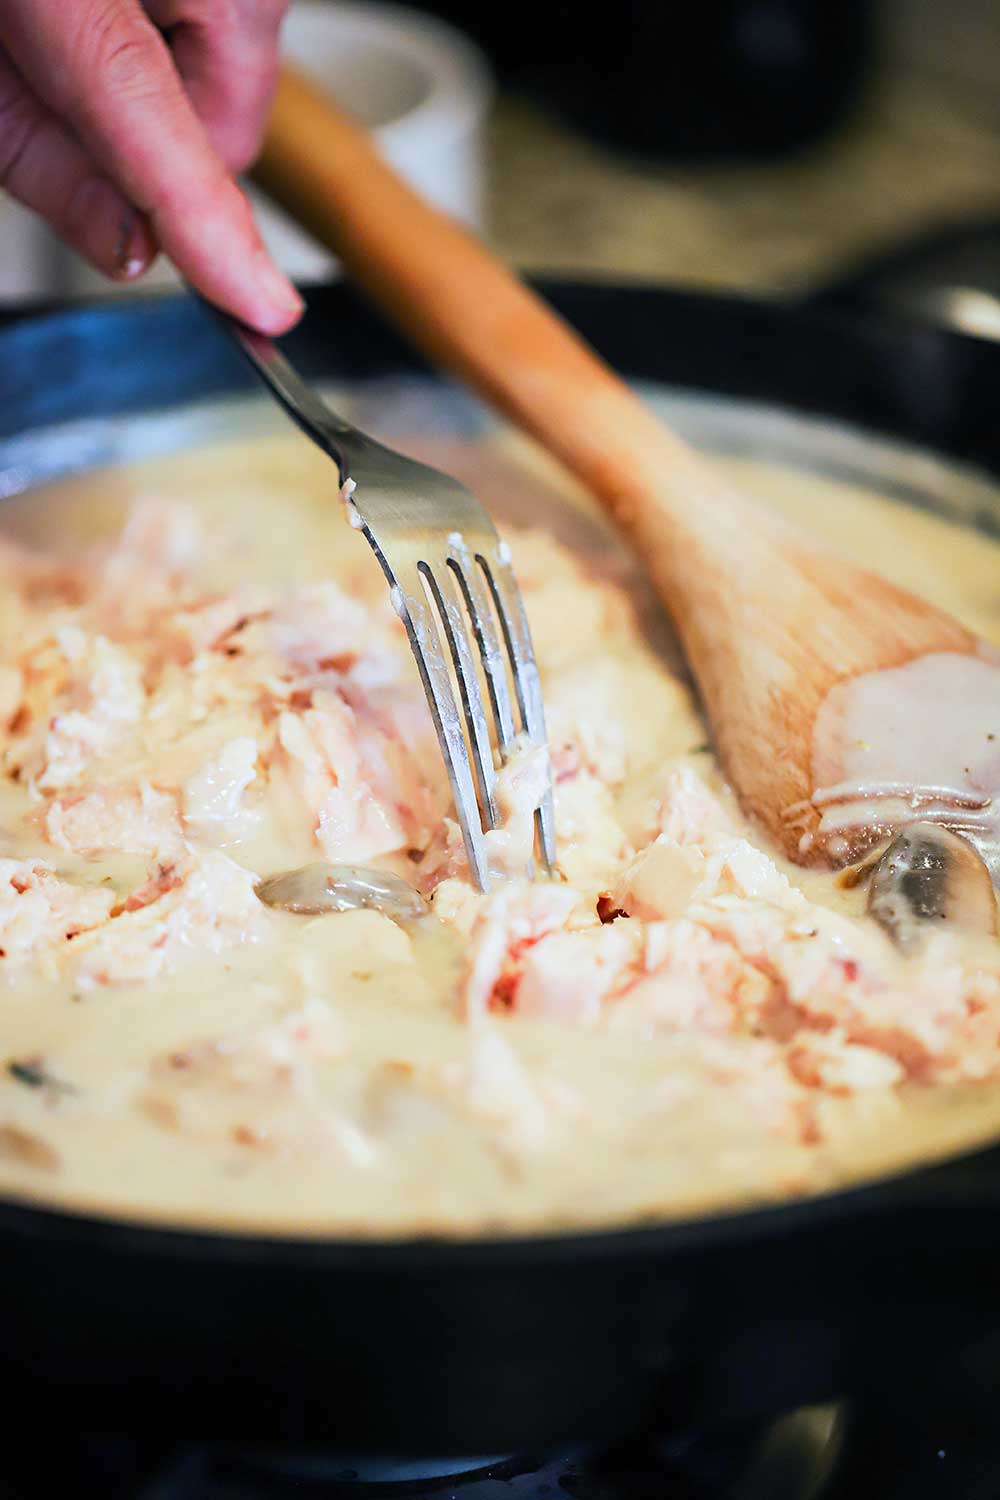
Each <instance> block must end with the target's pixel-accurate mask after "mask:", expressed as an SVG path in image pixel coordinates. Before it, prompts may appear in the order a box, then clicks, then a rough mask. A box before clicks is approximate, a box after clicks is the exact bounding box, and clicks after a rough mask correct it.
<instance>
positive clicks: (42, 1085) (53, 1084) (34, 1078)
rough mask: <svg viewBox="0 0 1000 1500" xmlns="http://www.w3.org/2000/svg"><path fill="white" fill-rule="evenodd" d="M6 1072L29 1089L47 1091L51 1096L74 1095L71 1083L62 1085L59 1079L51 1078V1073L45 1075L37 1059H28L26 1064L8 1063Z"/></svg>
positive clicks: (40, 1062) (39, 1060) (74, 1091)
mask: <svg viewBox="0 0 1000 1500" xmlns="http://www.w3.org/2000/svg"><path fill="white" fill-rule="evenodd" d="M7 1072H8V1073H9V1074H10V1076H11V1078H16V1079H17V1081H18V1083H24V1084H27V1086H28V1088H29V1089H48V1090H49V1091H50V1092H51V1093H53V1094H75V1093H76V1089H75V1088H74V1087H73V1085H72V1084H71V1083H63V1081H62V1079H61V1078H53V1077H52V1074H51V1073H47V1072H46V1071H45V1068H44V1067H43V1066H42V1061H41V1058H38V1057H33V1058H29V1059H28V1060H27V1061H26V1062H17V1061H16V1060H15V1061H14V1062H9V1063H8V1064H7Z"/></svg>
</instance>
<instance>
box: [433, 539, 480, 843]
mask: <svg viewBox="0 0 1000 1500" xmlns="http://www.w3.org/2000/svg"><path fill="white" fill-rule="evenodd" d="M417 568H418V570H419V571H420V572H421V573H422V574H423V576H424V579H425V581H426V583H427V586H428V588H429V589H430V591H431V593H432V594H433V595H434V602H435V604H436V605H437V607H438V611H439V613H440V616H441V620H442V623H443V624H444V632H445V635H446V637H447V639H448V645H449V646H450V648H451V656H452V661H453V662H454V664H455V677H456V680H457V682H458V689H459V693H460V695H461V699H462V708H463V710H464V713H465V727H466V730H467V732H468V737H469V748H470V750H471V751H472V769H473V772H474V773H475V778H476V787H477V789H478V792H479V801H480V806H481V808H482V814H483V822H484V823H485V825H486V827H487V828H495V827H496V823H497V810H496V802H495V800H494V796H493V787H494V782H495V780H496V771H495V768H494V765H493V746H492V745H491V744H490V730H489V725H488V724H487V722H486V713H485V710H484V708H483V697H482V694H481V692H480V691H479V679H478V677H477V676H476V664H475V661H474V660H473V656H472V648H471V645H470V643H469V635H468V630H467V628H466V624H465V620H464V619H463V617H462V611H461V604H460V600H459V597H458V588H457V584H456V581H455V578H454V574H453V571H452V569H451V568H447V567H446V568H442V569H440V570H439V571H438V572H435V571H434V569H433V568H431V567H430V565H429V564H428V563H426V562H419V563H418V564H417Z"/></svg>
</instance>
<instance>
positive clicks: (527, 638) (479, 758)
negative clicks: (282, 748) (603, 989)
mask: <svg viewBox="0 0 1000 1500" xmlns="http://www.w3.org/2000/svg"><path fill="white" fill-rule="evenodd" d="M212 311H213V312H215V313H216V316H217V317H218V318H219V321H220V322H221V323H222V324H223V326H224V327H225V328H226V330H227V331H228V332H229V333H230V334H231V336H232V337H233V339H234V340H235V341H236V344H237V346H238V347H239V349H240V350H241V352H242V353H243V354H244V355H246V357H247V359H248V360H249V361H250V364H251V365H252V366H253V368H254V370H256V372H257V374H258V375H259V376H260V377H261V379H262V380H263V381H264V384H265V385H266V386H268V388H269V389H270V391H271V393H272V394H273V395H274V396H275V397H276V398H277V400H278V401H279V402H280V404H281V405H282V406H283V407H284V409H285V411H286V412H287V413H288V415H289V416H290V417H291V418H292V420H293V421H294V422H296V423H297V424H298V426H299V427H301V429H302V431H303V432H304V433H305V434H306V436H307V437H310V438H311V439H312V441H313V442H314V443H315V444H316V445H317V446H318V447H319V448H321V449H322V450H323V452H324V453H326V454H328V455H329V456H330V457H331V458H332V459H333V461H334V463H335V464H336V466H337V469H338V471H339V474H340V483H341V488H342V490H343V492H344V494H345V496H347V497H348V498H349V505H350V507H351V509H350V511H349V515H350V519H351V522H352V524H353V525H357V526H359V527H360V529H361V530H362V531H363V532H364V534H365V536H366V537H367V539H368V541H369V542H370V543H371V546H372V548H373V550H374V552H375V556H376V557H377V558H378V560H379V562H380V563H381V565H382V571H383V572H384V574H385V576H386V578H387V579H388V581H389V587H390V589H391V591H392V602H393V606H394V608H395V610H396V613H397V614H398V615H399V617H400V619H401V620H402V621H403V624H404V625H405V626H406V633H407V635H408V637H409V640H410V645H411V646H412V648H413V654H414V656H415V657H416V661H417V667H418V669H419V671H420V678H421V681H422V683H423V686H424V692H425V693H426V695H427V702H428V704H429V706H430V710H431V715H432V717H433V719H434V727H435V729H436V730H437V736H438V741H439V743H440V746H441V752H442V754H443V756H444V760H445V765H446V766H447V769H448V779H449V781H450V783H451V789H452V793H453V796H454V799H455V807H456V809H457V812H458V821H459V824H460V825H461V829H462V836H463V838H464V840H465V849H466V854H467V856H468V861H469V867H470V869H471V871H472V876H473V879H474V880H475V883H476V885H477V886H478V887H479V889H480V890H482V891H486V890H488V889H489V887H490V868H489V860H488V858H487V846H486V842H485V838H484V835H485V833H486V831H487V830H488V829H491V828H495V827H496V826H497V822H498V811H497V805H496V766H495V762H494V755H493V746H492V741H491V737H490V730H489V725H488V722H487V717H486V710H485V707H484V704H483V695H482V692H481V689H480V685H479V677H478V674H477V671H476V655H475V651H474V648H473V645H472V641H471V639H470V631H469V626H470V625H471V630H472V634H473V635H474V636H475V641H476V646H477V647H478V655H479V660H480V662H481V663H482V669H483V676H484V679H485V682H486V687H487V694H488V697H489V701H490V708H491V710H492V716H493V723H494V725H495V730H496V742H497V747H498V749H499V754H500V760H501V763H503V762H505V761H507V760H508V759H509V757H510V755H511V754H512V752H513V750H514V749H515V748H516V746H517V744H518V743H519V741H521V739H522V737H523V738H524V739H527V741H529V742H530V743H531V744H532V745H537V746H540V747H541V748H542V749H544V750H545V752H546V758H547V756H548V751H547V746H546V738H545V714H544V710H543V707H542V691H541V684H540V682H539V677H538V666H537V664H536V662H535V653H534V650H533V648H532V644H531V635H530V632H529V630H528V621H527V617H526V615H525V612H524V604H523V602H522V600H521V594H520V590H519V589H518V586H517V581H516V579H515V577H514V571H513V568H512V567H511V557H510V550H509V548H508V546H507V544H506V542H504V541H503V540H501V538H500V537H499V536H498V535H497V531H496V528H495V526H494V525H493V522H492V521H491V520H490V518H489V516H488V515H487V514H486V511H485V510H484V509H483V507H482V506H481V505H480V503H479V501H478V500H477V499H476V497H475V495H473V493H472V492H471V490H469V489H467V488H466V486H465V485H464V484H460V483H459V482H458V480H457V479H453V478H452V477H451V476H450V475H448V474H442V473H441V472H440V471H439V470H437V469H433V468H431V467H430V466H429V465H428V464H423V463H417V462H416V461H415V460H414V459H411V458H405V457H404V456H403V455H402V454H401V453H396V452H394V451H393V449H391V448H387V447H386V446H385V445H384V444H383V443H379V442H376V440H375V439H374V438H371V437H369V436H368V435H367V433H364V432H361V431H360V430H359V429H358V428H357V427H354V426H353V425H352V424H351V423H350V422H348V421H345V419H344V418H343V417H341V416H338V414H337V413H336V412H335V411H333V410H332V408H331V407H329V406H328V405H327V404H326V402H325V401H324V400H322V398H321V397H320V396H319V394H318V393H317V392H316V391H315V390H313V388H312V387H311V386H309V385H307V383H306V382H305V381H304V380H303V379H302V377H301V376H300V375H299V374H298V372H297V371H296V370H295V369H294V368H293V367H292V365H291V364H290V363H289V361H288V360H287V359H286V358H285V356H284V355H283V354H282V353H281V352H280V350H279V349H278V348H277V347H276V346H275V344H274V343H272V341H271V340H270V339H268V338H266V337H264V336H263V335H262V334H259V333H256V332H254V331H253V330H251V329H249V328H246V327H245V326H244V325H243V324H241V323H238V322H236V321H235V320H234V319H232V318H230V317H228V316H227V315H226V314H224V313H220V312H218V310H217V309H214V308H213V309H212ZM498 624H499V630H498V628H497V625H498ZM442 629H443V632H444V637H445V640H446V642H447V649H448V654H447V656H446V654H445V651H444V650H443V649H442V640H441V632H442ZM448 657H450V659H451V663H452V665H453V668H454V674H455V680H456V682H457V684H458V689H459V698H460V699H461V715H460V714H459V708H458V704H457V703H456V701H455V693H454V691H453V689H452V685H451V679H450V674H449V671H448ZM508 669H509V671H510V677H511V680H512V681H513V684H514V696H515V700H516V709H517V713H516V716H515V706H514V704H513V703H512V702H511V694H510V690H509V685H508V680H507V672H508ZM463 721H464V729H463ZM535 828H536V845H537V846H538V849H539V850H540V853H541V859H542V862H543V864H544V866H545V868H546V870H547V871H548V872H549V873H550V874H551V872H552V870H553V868H554V866H555V814H554V809H553V801H552V773H551V766H550V767H549V773H548V777H547V780H546V786H545V791H544V794H543V796H542V799H541V802H540V803H539V805H538V806H537V807H536V808H535Z"/></svg>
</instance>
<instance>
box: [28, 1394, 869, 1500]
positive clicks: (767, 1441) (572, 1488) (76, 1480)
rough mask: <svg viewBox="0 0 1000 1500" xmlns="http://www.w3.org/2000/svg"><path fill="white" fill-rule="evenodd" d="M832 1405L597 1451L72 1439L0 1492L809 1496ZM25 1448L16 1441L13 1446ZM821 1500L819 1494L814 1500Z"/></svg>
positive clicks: (549, 1499)
mask: <svg viewBox="0 0 1000 1500" xmlns="http://www.w3.org/2000/svg"><path fill="white" fill-rule="evenodd" d="M840 1429H841V1422H840V1417H839V1414H838V1409H837V1408H836V1407H811V1408H806V1409H804V1410H802V1411H800V1412H795V1413H793V1414H792V1415H791V1416H788V1417H783V1418H781V1419H780V1420H779V1421H777V1422H775V1423H774V1424H773V1425H772V1426H770V1427H768V1428H765V1429H764V1430H763V1431H762V1430H761V1429H760V1428H759V1427H755V1428H753V1429H746V1428H745V1429H742V1430H740V1431H736V1432H726V1433H697V1434H695V1433H692V1434H686V1435H675V1436H672V1437H669V1438H653V1437H645V1438H644V1437H634V1438H632V1439H629V1440H628V1441H623V1442H622V1443H620V1444H618V1445H617V1446H616V1447H615V1448H613V1449H609V1450H607V1451H605V1452H588V1451H585V1450H575V1451H571V1452H563V1453H558V1454H549V1455H544V1456H539V1455H534V1456H523V1457H519V1458H504V1457H492V1458H491V1457H473V1458H455V1459H452V1460H450V1461H448V1460H441V1459H439V1460H413V1461H401V1460H391V1459H377V1458H357V1457H349V1456H347V1455H344V1454H321V1453H297V1452H296V1453H274V1452H266V1453H262V1452H251V1451H242V1450H241V1451H233V1450H230V1449H225V1448H212V1447H206V1446H198V1447H181V1446H176V1447H174V1448H173V1449H170V1448H169V1447H162V1448H160V1449H159V1450H154V1449H152V1448H149V1447H146V1446H144V1445H142V1444H138V1443H131V1444H130V1443H127V1442H101V1441H97V1440H89V1439H81V1440H79V1441H78V1442H77V1443H76V1444H75V1445H73V1444H72V1443H71V1442H67V1443H61V1444H60V1448H59V1452H58V1453H56V1454H53V1455H52V1456H51V1458H49V1457H47V1459H46V1462H45V1463H44V1464H43V1463H42V1462H41V1461H40V1459H39V1449H38V1448H35V1449H34V1450H33V1454H34V1456H33V1459H32V1458H31V1457H30V1455H29V1456H28V1458H27V1459H26V1463H25V1466H24V1468H23V1471H22V1472H14V1473H11V1471H10V1468H9V1466H8V1468H7V1474H6V1478H7V1484H6V1485H5V1487H4V1488H3V1491H2V1494H3V1500H36V1497H37V1496H38V1495H39V1494H42V1493H45V1494H50V1493H51V1494H66V1495H70V1494H99V1495H100V1496H101V1500H820V1494H821V1490H822V1486H823V1484H824V1482H825V1480H826V1478H827V1476H828V1474H829V1472H830V1469H831V1467H832V1465H833V1463H834V1461H835V1459H836V1455H837V1452H838V1450H839V1434H840ZM24 1451H25V1453H26V1454H27V1453H28V1450H27V1449H25V1450H24ZM824 1500H825V1497H824Z"/></svg>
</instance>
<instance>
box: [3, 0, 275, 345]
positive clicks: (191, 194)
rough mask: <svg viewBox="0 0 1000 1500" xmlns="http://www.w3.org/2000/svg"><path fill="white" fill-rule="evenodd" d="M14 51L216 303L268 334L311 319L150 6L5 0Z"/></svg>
mask: <svg viewBox="0 0 1000 1500" xmlns="http://www.w3.org/2000/svg"><path fill="white" fill-rule="evenodd" d="M3 18H4V39H5V42H6V45H7V50H8V52H9V53H10V54H11V57H12V59H13V61H14V63H15V65H16V67H17V68H18V70H19V71H20V73H21V74H22V75H23V76H24V78H25V80H26V81H27V82H28V83H29V84H30V85H31V87H32V89H33V90H34V92H35V93H36V94H37V95H38V96H39V97H40V98H41V99H42V100H43V101H44V102H45V103H46V104H47V105H48V106H49V108H50V109H51V110H52V111H53V112H54V113H55V114H56V115H57V116H59V117H60V118H62V119H64V120H66V121H67V123H68V124H69V125H70V127H71V128H72V129H73V131H74V132H75V133H76V134H77V135H78V136H79V138H80V141H81V142H82V144H83V145H84V146H85V147H86V148H87V149H88V150H89V151H90V153H91V154H92V156H93V157H94V159H95V160H96V161H97V162H98V163H99V164H100V166H101V167H103V169H104V171H105V172H106V173H107V174H108V176H110V177H111V178H113V180H114V181H115V182H116V183H117V184H118V186H119V187H120V188H121V189H122V190H123V192H124V194H125V196H126V197H127V198H128V199H129V201H130V202H131V203H133V204H134V205H135V206H136V207H137V208H139V209H140V210H142V211H143V212H144V213H146V214H147V215H148V216H149V219H150V222H151V224H152V227H153V232H154V234H155V235H156V238H157V240H158V241H159V243H160V245H161V246H162V248H163V249H164V250H165V251H166V253H167V254H168V255H169V256H170V258H171V260H172V261H173V263H174V265H175V266H176V267H177V269H178V270H179V271H180V272H181V274H182V275H183V276H186V277H187V279H188V280H189V281H190V282H191V283H192V284H193V285H194V286H196V287H197V288H198V290H199V291H200V292H202V293H203V294H204V295H205V296H206V297H207V298H208V299H209V300H210V301H212V302H215V303H217V304H218V305H219V306H221V307H224V308H226V309H227V310H228V311H229V312H231V313H233V314H235V315H236V317H238V318H241V319H242V320H243V321H244V322H246V323H249V324H251V325H252V326H253V327H255V328H259V329H260V330H261V331H262V332H264V333H280V332H283V331H284V330H285V329H287V328H288V327H290V326H291V324H292V323H294V322H295V320H296V319H297V318H298V316H299V314H300V313H301V311H302V302H301V299H300V298H299V296H298V294H297V293H296V291H295V289H294V288H293V287H292V285H291V283H290V282H289V281H288V280H287V279H286V278H285V277H284V276H283V275H282V274H281V272H280V271H279V270H278V269H277V267H276V266H275V265H274V263H273V262H272V260H271V259H270V257H269V255H268V254H267V251H266V249H265V248H264V245H263V242H262V241H261V238H260V235H259V233H258V232H257V228H256V225H255V224H254V220H253V215H252V213H251V212H250V207H249V205H248V203H247V201H246V199H245V197H244V196H243V194H242V193H241V192H240V190H239V188H238V187H237V186H236V184H235V182H234V181H233V180H232V178H231V177H230V176H229V174H228V172H227V171H226V169H225V167H224V166H223V163H222V161H221V160H220V158H219V157H218V156H217V155H216V153H215V152H214V151H213V150H212V148H211V146H210V145H209V142H208V138H207V136H206V134H205V131H204V129H203V127H202V125H201V124H200V122H199V120H198V119H197V116H196V115H195V113H194V110H193V108H192V106H191V104H190V102H189V100H188V98H187V95H186V94H185V92H184V88H183V85H182V84H181V81H180V78H179V76H178V74H177V72H176V70H175V68H174V66H173V63H172V61H171V57H170V52H169V49H168V48H167V45H166V43H165V42H164V40H163V38H162V37H161V36H160V34H159V32H158V31H157V30H156V28H155V26H154V25H153V23H152V22H151V21H150V19H149V17H148V16H147V15H146V14H145V12H144V11H142V10H141V9H140V8H139V5H138V0H3Z"/></svg>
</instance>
